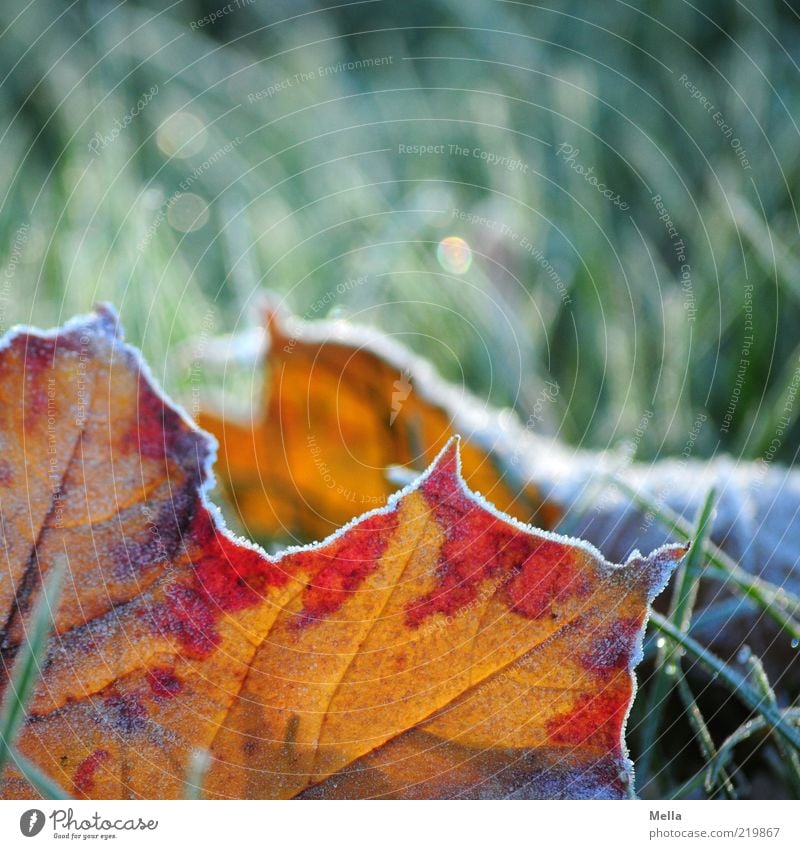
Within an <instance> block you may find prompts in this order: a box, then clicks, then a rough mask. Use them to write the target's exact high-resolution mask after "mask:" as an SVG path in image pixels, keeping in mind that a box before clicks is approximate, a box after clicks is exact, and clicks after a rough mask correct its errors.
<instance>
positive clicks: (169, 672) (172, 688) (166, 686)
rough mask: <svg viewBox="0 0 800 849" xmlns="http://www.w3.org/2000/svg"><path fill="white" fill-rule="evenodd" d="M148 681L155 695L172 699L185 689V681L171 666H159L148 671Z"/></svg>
mask: <svg viewBox="0 0 800 849" xmlns="http://www.w3.org/2000/svg"><path fill="white" fill-rule="evenodd" d="M147 683H148V684H149V685H150V689H151V690H152V692H153V695H155V696H159V697H160V698H164V699H171V698H173V697H174V696H177V695H178V694H179V693H180V692H181V690H183V681H181V679H180V678H178V676H177V675H176V674H175V670H174V669H173V668H172V667H171V666H159V667H157V668H156V669H151V670H150V671H149V672H148V673H147Z"/></svg>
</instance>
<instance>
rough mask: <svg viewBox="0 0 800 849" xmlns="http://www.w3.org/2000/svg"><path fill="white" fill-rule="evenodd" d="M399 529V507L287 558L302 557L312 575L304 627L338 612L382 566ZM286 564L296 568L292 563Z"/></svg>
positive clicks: (302, 619) (303, 613) (306, 595)
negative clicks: (322, 545) (382, 558)
mask: <svg viewBox="0 0 800 849" xmlns="http://www.w3.org/2000/svg"><path fill="white" fill-rule="evenodd" d="M396 528H397V511H396V510H393V511H391V512H388V513H378V514H377V515H375V516H371V517H370V518H369V519H365V520H364V521H363V522H360V523H359V524H358V525H355V526H354V527H353V528H351V529H350V530H349V531H348V532H347V534H346V535H345V536H342V537H339V538H338V539H336V540H335V541H334V542H333V543H331V544H329V545H326V546H325V547H324V548H322V549H319V550H310V551H304V552H303V553H302V554H300V555H289V557H288V558H285V559H286V560H289V561H291V559H292V557H300V558H302V568H303V569H304V570H307V571H308V572H310V573H311V575H312V578H311V580H310V581H309V583H308V586H307V587H306V588H305V590H304V591H303V610H302V611H301V614H300V619H299V620H298V621H297V624H298V625H299V626H301V627H302V626H303V625H307V624H309V623H310V622H313V621H315V620H317V619H321V618H322V617H324V616H328V615H329V614H331V613H334V612H335V611H337V610H338V609H339V608H340V607H341V606H342V605H343V604H344V603H345V602H346V601H347V600H348V598H350V596H351V594H352V593H354V592H356V591H357V590H358V588H359V587H360V586H361V584H362V583H363V582H364V580H365V579H366V578H367V576H368V575H370V574H371V573H372V572H374V571H375V569H376V568H377V567H378V563H379V562H380V559H381V557H382V556H383V553H384V551H385V550H386V545H387V543H388V541H389V539H390V537H391V535H392V534H393V533H394V531H395V530H396ZM286 565H287V566H288V567H289V568H292V563H291V562H290V563H288V564H286Z"/></svg>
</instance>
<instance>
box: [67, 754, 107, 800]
mask: <svg viewBox="0 0 800 849" xmlns="http://www.w3.org/2000/svg"><path fill="white" fill-rule="evenodd" d="M110 757H111V755H109V754H108V752H107V751H106V750H105V749H97V750H96V751H94V752H92V754H91V755H89V757H88V758H84V759H83V760H82V761H81V762H80V763H79V764H78V766H77V767H76V768H75V773H74V775H73V776H72V783H73V785H74V786H75V789H76V790H77V791H78V792H79V793H90V792H91V791H92V790H94V775H95V773H96V772H97V769H98V767H99V766H100V765H101V764H103V763H105V762H106V761H107V760H109V759H110Z"/></svg>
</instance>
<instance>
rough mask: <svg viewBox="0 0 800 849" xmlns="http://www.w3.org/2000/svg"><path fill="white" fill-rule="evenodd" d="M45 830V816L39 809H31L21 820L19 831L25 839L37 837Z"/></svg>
mask: <svg viewBox="0 0 800 849" xmlns="http://www.w3.org/2000/svg"><path fill="white" fill-rule="evenodd" d="M43 828H44V814H43V813H42V811H40V810H39V809H38V808H31V809H30V810H29V811H25V813H24V814H23V815H22V816H21V817H20V818H19V830H20V831H21V832H22V833H23V834H24V835H25V837H36V835H37V834H38V833H39V832H40V831H41V830H42V829H43Z"/></svg>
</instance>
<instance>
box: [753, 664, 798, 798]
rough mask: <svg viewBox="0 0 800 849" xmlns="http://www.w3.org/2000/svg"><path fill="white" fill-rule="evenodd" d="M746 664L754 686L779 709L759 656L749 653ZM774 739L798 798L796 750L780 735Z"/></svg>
mask: <svg viewBox="0 0 800 849" xmlns="http://www.w3.org/2000/svg"><path fill="white" fill-rule="evenodd" d="M747 665H748V667H749V668H750V672H751V677H752V679H753V681H755V684H756V687H758V690H759V692H760V693H761V695H762V696H763V697H764V698H765V699H767V700H768V701H769V703H770V704H771V705H772V706H773V707H774V708H775V709H776V710H779V709H780V708H779V706H778V699H777V697H776V696H775V691H774V690H773V689H772V685H771V684H770V682H769V677H768V676H767V671H766V669H764V664H763V663H762V662H761V658H760V657H758V656H757V655H755V654H751V655H750V656H749V657H748V658H747ZM775 741H776V744H777V746H778V750H779V751H780V753H781V759H782V762H783V764H784V766H785V767H786V773H787V777H788V780H789V782H790V784H791V786H792V790H793V792H794V796H795V798H800V758H799V757H798V754H797V752H796V751H795V750H794V749H792V748H791V747H790V746H787V745H786V742H785V741H784V740H783V739H781V737H780V736H777V735H776V738H775Z"/></svg>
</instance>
